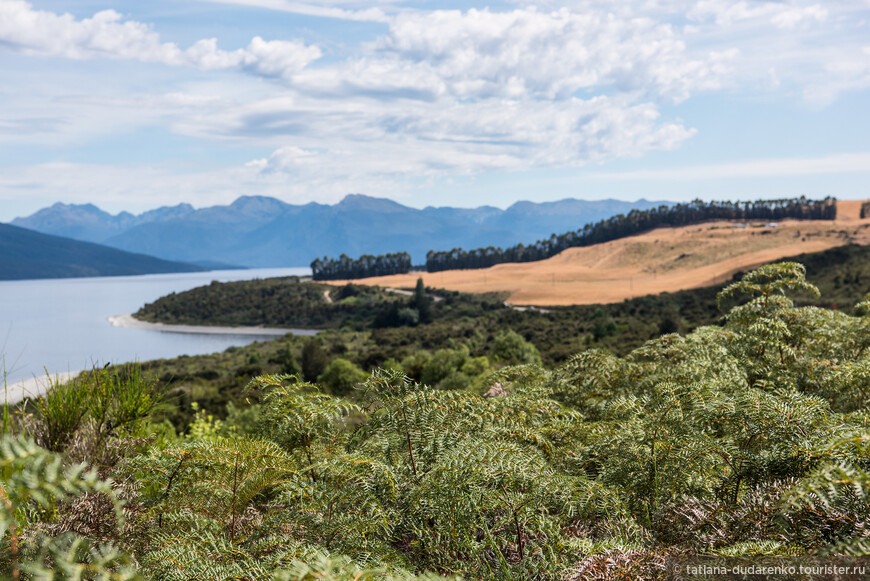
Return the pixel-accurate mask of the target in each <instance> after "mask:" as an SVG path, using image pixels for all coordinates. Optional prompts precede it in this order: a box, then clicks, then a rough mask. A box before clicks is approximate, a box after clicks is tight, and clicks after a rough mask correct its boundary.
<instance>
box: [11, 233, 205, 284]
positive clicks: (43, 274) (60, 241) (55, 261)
mask: <svg viewBox="0 0 870 581" xmlns="http://www.w3.org/2000/svg"><path fill="white" fill-rule="evenodd" d="M204 270H206V269H205V268H202V267H200V266H195V265H193V264H183V263H180V262H171V261H168V260H162V259H160V258H154V257H153V256H146V255H144V254H133V253H130V252H124V251H122V250H118V249H115V248H109V247H106V246H101V245H99V244H93V243H90V242H81V241H78V240H72V239H70V238H62V237H60V236H51V235H47V234H42V233H39V232H34V231H33V230H28V229H26V228H19V227H17V226H11V225H9V224H0V280H20V279H35V278H72V277H82V276H124V275H134V274H157V273H169V272H199V271H204Z"/></svg>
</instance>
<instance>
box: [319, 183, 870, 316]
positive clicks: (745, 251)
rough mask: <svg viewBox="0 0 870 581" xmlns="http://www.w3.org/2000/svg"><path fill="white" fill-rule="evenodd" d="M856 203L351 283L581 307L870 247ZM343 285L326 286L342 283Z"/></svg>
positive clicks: (868, 226) (867, 222)
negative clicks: (820, 213)
mask: <svg viewBox="0 0 870 581" xmlns="http://www.w3.org/2000/svg"><path fill="white" fill-rule="evenodd" d="M861 203H862V202H861V201H860V200H859V201H845V202H838V203H837V219H836V220H835V221H833V222H832V221H795V220H785V221H783V222H780V223H779V224H778V225H777V226H776V227H768V226H767V225H766V224H765V223H764V222H750V223H748V226H747V227H745V228H738V227H736V226H737V224H736V223H731V222H708V223H705V224H700V225H695V226H686V227H682V228H661V229H658V230H653V231H651V232H647V233H644V234H639V235H637V236H631V237H628V238H623V239H620V240H614V241H612V242H606V243H604V244H598V245H595V246H589V247H586V248H569V249H568V250H566V251H564V252H562V253H561V254H559V255H557V256H554V257H552V258H549V259H547V260H541V261H538V262H528V263H511V264H499V265H496V266H493V267H491V268H486V269H480V270H452V271H444V272H436V273H410V274H405V275H395V276H383V277H374V278H367V279H362V280H356V281H353V282H355V283H360V284H372V285H379V286H386V287H396V288H401V287H405V288H412V287H413V286H414V284H415V283H416V281H417V278H419V277H422V278H423V281H424V283H425V284H426V286H430V287H436V288H444V289H449V290H457V291H463V292H473V293H477V292H491V291H501V292H507V293H509V294H510V297H509V299H508V302H510V303H512V304H516V305H541V306H546V305H580V304H594V303H612V302H619V301H622V300H624V299H627V298H632V297H637V296H643V295H647V294H655V293H660V292H665V291H677V290H685V289H691V288H698V287H704V286H709V285H712V284H716V283H720V282H723V281H726V280H728V279H730V278H731V277H732V275H733V274H734V273H735V272H738V271H746V270H750V269H752V268H754V267H756V266H759V265H761V264H765V263H768V262H772V261H776V260H779V259H781V258H784V257H788V256H794V255H797V254H802V253H805V252H818V251H821V250H827V249H829V248H833V247H836V246H842V245H844V244H850V243H852V244H870V219H864V220H861V219H860V209H861ZM345 282H347V281H331V284H344V283H345Z"/></svg>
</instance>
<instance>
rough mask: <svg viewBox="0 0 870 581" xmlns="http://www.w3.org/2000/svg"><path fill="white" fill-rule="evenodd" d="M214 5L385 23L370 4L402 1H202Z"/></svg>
mask: <svg viewBox="0 0 870 581" xmlns="http://www.w3.org/2000/svg"><path fill="white" fill-rule="evenodd" d="M203 1H204V2H212V3H214V4H232V5H236V6H252V7H255V8H266V9H269V10H276V11H281V12H293V13H295V14H304V15H306V16H320V17H322V18H335V19H339V20H355V21H359V22H387V21H388V20H389V16H387V14H386V12H385V11H384V10H383V9H382V8H380V7H378V6H376V7H371V6H368V5H370V4H378V5H379V6H383V7H384V8H390V7H391V6H392V5H396V4H401V3H402V2H403V0H380V1H375V2H372V0H327V1H318V0H314V1H312V2H291V1H289V0H203Z"/></svg>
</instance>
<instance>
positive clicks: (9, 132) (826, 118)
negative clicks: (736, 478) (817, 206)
mask: <svg viewBox="0 0 870 581" xmlns="http://www.w3.org/2000/svg"><path fill="white" fill-rule="evenodd" d="M868 178H870V0H824V1H815V2H813V1H804V0H782V1H773V0H771V1H765V0H741V1H727V0H577V1H567V2H551V1H549V0H539V1H534V0H532V1H511V0H506V1H500V2H476V1H473V0H466V1H462V2H459V1H451V0H443V1H439V0H319V1H318V0H308V1H304V0H303V1H298V2H297V1H294V0H148V1H147V2H144V1H141V0H138V1H133V0H125V1H109V0H81V1H77V0H64V1H59V0H58V1H54V0H45V1H36V0H34V1H30V2H27V1H24V0H0V221H9V220H11V219H13V218H14V217H17V216H25V215H29V214H31V213H33V212H35V211H36V210H38V209H40V208H43V207H45V206H48V205H51V204H54V203H55V202H63V203H75V204H82V203H93V204H96V205H98V206H99V207H101V208H103V209H105V210H107V211H110V212H113V213H117V212H119V211H122V210H126V211H130V212H133V213H139V212H142V211H146V210H149V209H153V208H156V207H159V206H164V205H175V204H178V203H182V202H185V203H190V204H192V205H193V206H195V207H205V206H211V205H217V204H228V203H230V202H232V201H233V200H234V199H236V198H237V197H239V196H242V195H265V196H273V197H276V198H279V199H281V200H283V201H285V202H288V203H294V204H302V203H307V202H311V201H316V202H320V203H328V204H332V203H336V202H338V201H340V200H341V199H342V198H343V197H344V196H346V195H347V194H349V193H360V194H365V195H370V196H376V197H386V198H390V199H393V200H396V201H398V202H400V203H402V204H405V205H408V206H412V207H417V208H422V207H425V206H430V205H431V206H458V207H474V206H480V205H487V204H488V205H493V206H498V207H502V208H504V207H507V206H508V205H510V204H511V203H513V202H516V201H518V200H531V201H538V202H542V201H552V200H558V199H563V198H581V199H590V200H594V199H603V198H616V199H622V200H636V199H639V198H646V199H652V200H673V201H680V200H689V199H693V198H696V197H700V198H702V199H758V198H773V197H791V196H798V195H807V196H809V197H824V196H827V195H833V196H836V197H838V198H841V199H859V198H870V187H868V184H870V180H868Z"/></svg>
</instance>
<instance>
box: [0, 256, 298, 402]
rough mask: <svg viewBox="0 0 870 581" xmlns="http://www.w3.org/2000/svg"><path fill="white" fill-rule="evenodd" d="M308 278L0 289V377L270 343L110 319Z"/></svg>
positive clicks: (100, 281)
mask: <svg viewBox="0 0 870 581" xmlns="http://www.w3.org/2000/svg"><path fill="white" fill-rule="evenodd" d="M310 274H311V270H310V269H309V268H266V269H251V270H218V271H211V272H194V273H182V274H151V275H144V276H117V277H99V278H64V279H48V280H14V281H0V365H2V366H3V367H0V373H2V372H3V368H5V373H6V381H7V382H8V383H9V384H12V383H15V382H17V381H20V380H24V379H30V378H33V377H36V376H41V375H44V374H45V369H47V370H48V371H49V372H50V373H52V374H54V373H63V372H66V371H78V370H80V369H87V368H90V367H92V366H94V365H98V366H102V365H104V364H106V363H124V362H128V361H147V360H149V359H163V358H170V357H177V356H179V355H201V354H204V353H215V352H217V351H223V350H224V349H226V348H227V347H230V346H234V345H235V346H240V345H247V344H248V343H252V342H254V341H257V340H267V339H270V338H274V337H273V336H272V337H270V336H265V335H264V336H258V335H211V334H187V333H167V332H159V331H153V330H146V329H135V328H127V327H114V326H112V325H111V324H110V323H109V321H108V317H110V316H113V315H125V314H129V313H134V312H136V311H137V310H139V307H141V306H142V305H144V304H145V303H150V302H153V301H154V300H156V299H158V298H160V297H162V296H164V295H167V294H169V293H171V292H180V291H184V290H188V289H191V288H194V287H197V286H202V285H205V284H209V283H211V282H212V281H214V280H216V281H220V282H228V281H234V280H250V279H255V278H270V277H276V276H289V275H300V276H302V275H310ZM4 360H5V362H4ZM0 380H2V377H0ZM0 388H2V383H0Z"/></svg>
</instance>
